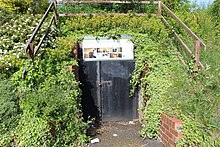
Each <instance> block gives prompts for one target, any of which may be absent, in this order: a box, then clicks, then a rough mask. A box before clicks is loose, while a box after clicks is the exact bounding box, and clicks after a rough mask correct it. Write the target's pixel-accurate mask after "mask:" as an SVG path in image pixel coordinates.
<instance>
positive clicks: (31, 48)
mask: <svg viewBox="0 0 220 147" xmlns="http://www.w3.org/2000/svg"><path fill="white" fill-rule="evenodd" d="M29 48H30V49H29V51H28V58H29V59H31V58H32V59H33V55H34V44H33V43H30V44H29Z"/></svg>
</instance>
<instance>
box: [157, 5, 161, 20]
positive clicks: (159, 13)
mask: <svg viewBox="0 0 220 147" xmlns="http://www.w3.org/2000/svg"><path fill="white" fill-rule="evenodd" d="M157 16H159V17H160V16H161V1H159V2H158V12H157Z"/></svg>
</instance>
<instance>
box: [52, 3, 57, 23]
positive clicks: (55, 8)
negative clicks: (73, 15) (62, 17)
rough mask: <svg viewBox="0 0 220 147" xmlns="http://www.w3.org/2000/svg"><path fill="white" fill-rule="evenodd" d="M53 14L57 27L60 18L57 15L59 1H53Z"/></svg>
mask: <svg viewBox="0 0 220 147" xmlns="http://www.w3.org/2000/svg"><path fill="white" fill-rule="evenodd" d="M53 4H54V6H53V12H54V24H55V26H56V27H57V18H58V14H57V1H56V0H53Z"/></svg>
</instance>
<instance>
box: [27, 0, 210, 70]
mask: <svg viewBox="0 0 220 147" xmlns="http://www.w3.org/2000/svg"><path fill="white" fill-rule="evenodd" d="M129 3H132V2H130V1H103V0H93V1H60V2H57V1H56V0H54V1H53V3H51V4H50V6H49V7H48V9H47V11H46V12H45V14H44V16H43V18H42V20H41V21H40V22H39V24H38V25H37V27H36V28H35V30H34V32H33V34H32V36H31V37H30V39H29V41H28V43H27V45H26V47H25V51H26V52H28V53H29V57H30V58H32V59H34V57H35V55H36V53H37V52H38V50H39V48H40V47H41V45H42V43H43V40H44V39H45V37H46V36H47V34H48V32H49V30H50V27H51V25H52V23H53V21H54V23H55V25H56V22H57V17H58V16H60V17H63V16H87V15H90V16H91V15H93V16H97V15H123V16H126V15H129V14H124V13H121V14H119V13H117V14H114V13H113V14H57V4H63V5H64V4H129ZM138 4H154V5H158V11H157V14H156V15H157V16H159V17H161V19H162V21H163V22H164V23H165V24H166V25H167V26H168V27H169V28H170V29H171V31H172V32H173V35H174V37H175V38H176V40H177V41H178V42H179V44H180V45H181V46H182V47H183V48H184V49H185V51H186V53H187V54H188V55H189V56H194V57H195V67H196V68H202V69H203V68H204V66H203V65H202V63H201V62H200V59H199V54H200V49H201V48H204V49H206V45H205V44H204V43H203V42H202V40H201V39H200V38H199V37H197V36H196V34H195V33H194V32H193V31H192V30H190V28H189V27H188V26H187V25H186V24H185V23H183V22H182V21H181V20H180V19H179V18H178V17H177V16H176V15H175V14H174V12H173V11H171V10H170V9H169V8H168V7H167V6H166V5H165V4H164V3H162V2H161V1H139V2H138ZM51 9H53V12H54V14H53V16H52V18H51V21H50V23H49V26H48V28H47V31H46V32H45V34H44V35H43V36H42V37H41V39H40V42H39V43H38V45H37V46H36V48H35V47H34V44H33V40H34V38H35V36H36V34H37V33H38V31H39V29H40V27H41V26H42V24H43V23H44V21H45V18H46V17H47V16H48V13H49V11H50V10H51ZM163 9H164V10H165V11H164V12H166V13H167V14H169V15H170V16H171V17H172V18H173V19H174V20H175V21H176V22H177V23H178V24H179V25H180V26H181V27H182V28H183V29H184V30H185V31H186V32H187V33H188V34H189V35H190V36H191V37H192V38H193V39H194V42H195V44H194V54H193V53H192V51H191V50H190V48H189V47H188V46H187V45H186V44H185V43H184V41H183V40H182V39H181V38H180V37H179V35H178V34H177V33H176V32H175V30H173V29H172V26H171V25H170V24H169V23H168V22H167V20H166V19H165V18H164V16H163V13H162V10H163ZM146 15H147V14H144V13H141V14H136V16H146ZM177 57H178V58H179V59H180V61H181V62H182V63H183V64H185V62H184V60H183V59H182V58H181V57H180V56H179V55H178V56H177Z"/></svg>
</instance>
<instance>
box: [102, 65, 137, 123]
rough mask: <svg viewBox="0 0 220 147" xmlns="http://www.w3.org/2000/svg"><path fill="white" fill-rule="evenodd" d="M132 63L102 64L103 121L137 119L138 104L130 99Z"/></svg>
mask: <svg viewBox="0 0 220 147" xmlns="http://www.w3.org/2000/svg"><path fill="white" fill-rule="evenodd" d="M133 70H134V63H133V62H132V61H107V62H104V61H103V62H101V63H100V80H101V81H100V86H101V88H100V98H101V106H102V108H101V110H102V120H106V121H108V120H132V119H134V118H135V117H136V102H135V100H134V98H129V90H130V84H129V81H130V74H131V73H132V71H133Z"/></svg>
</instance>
